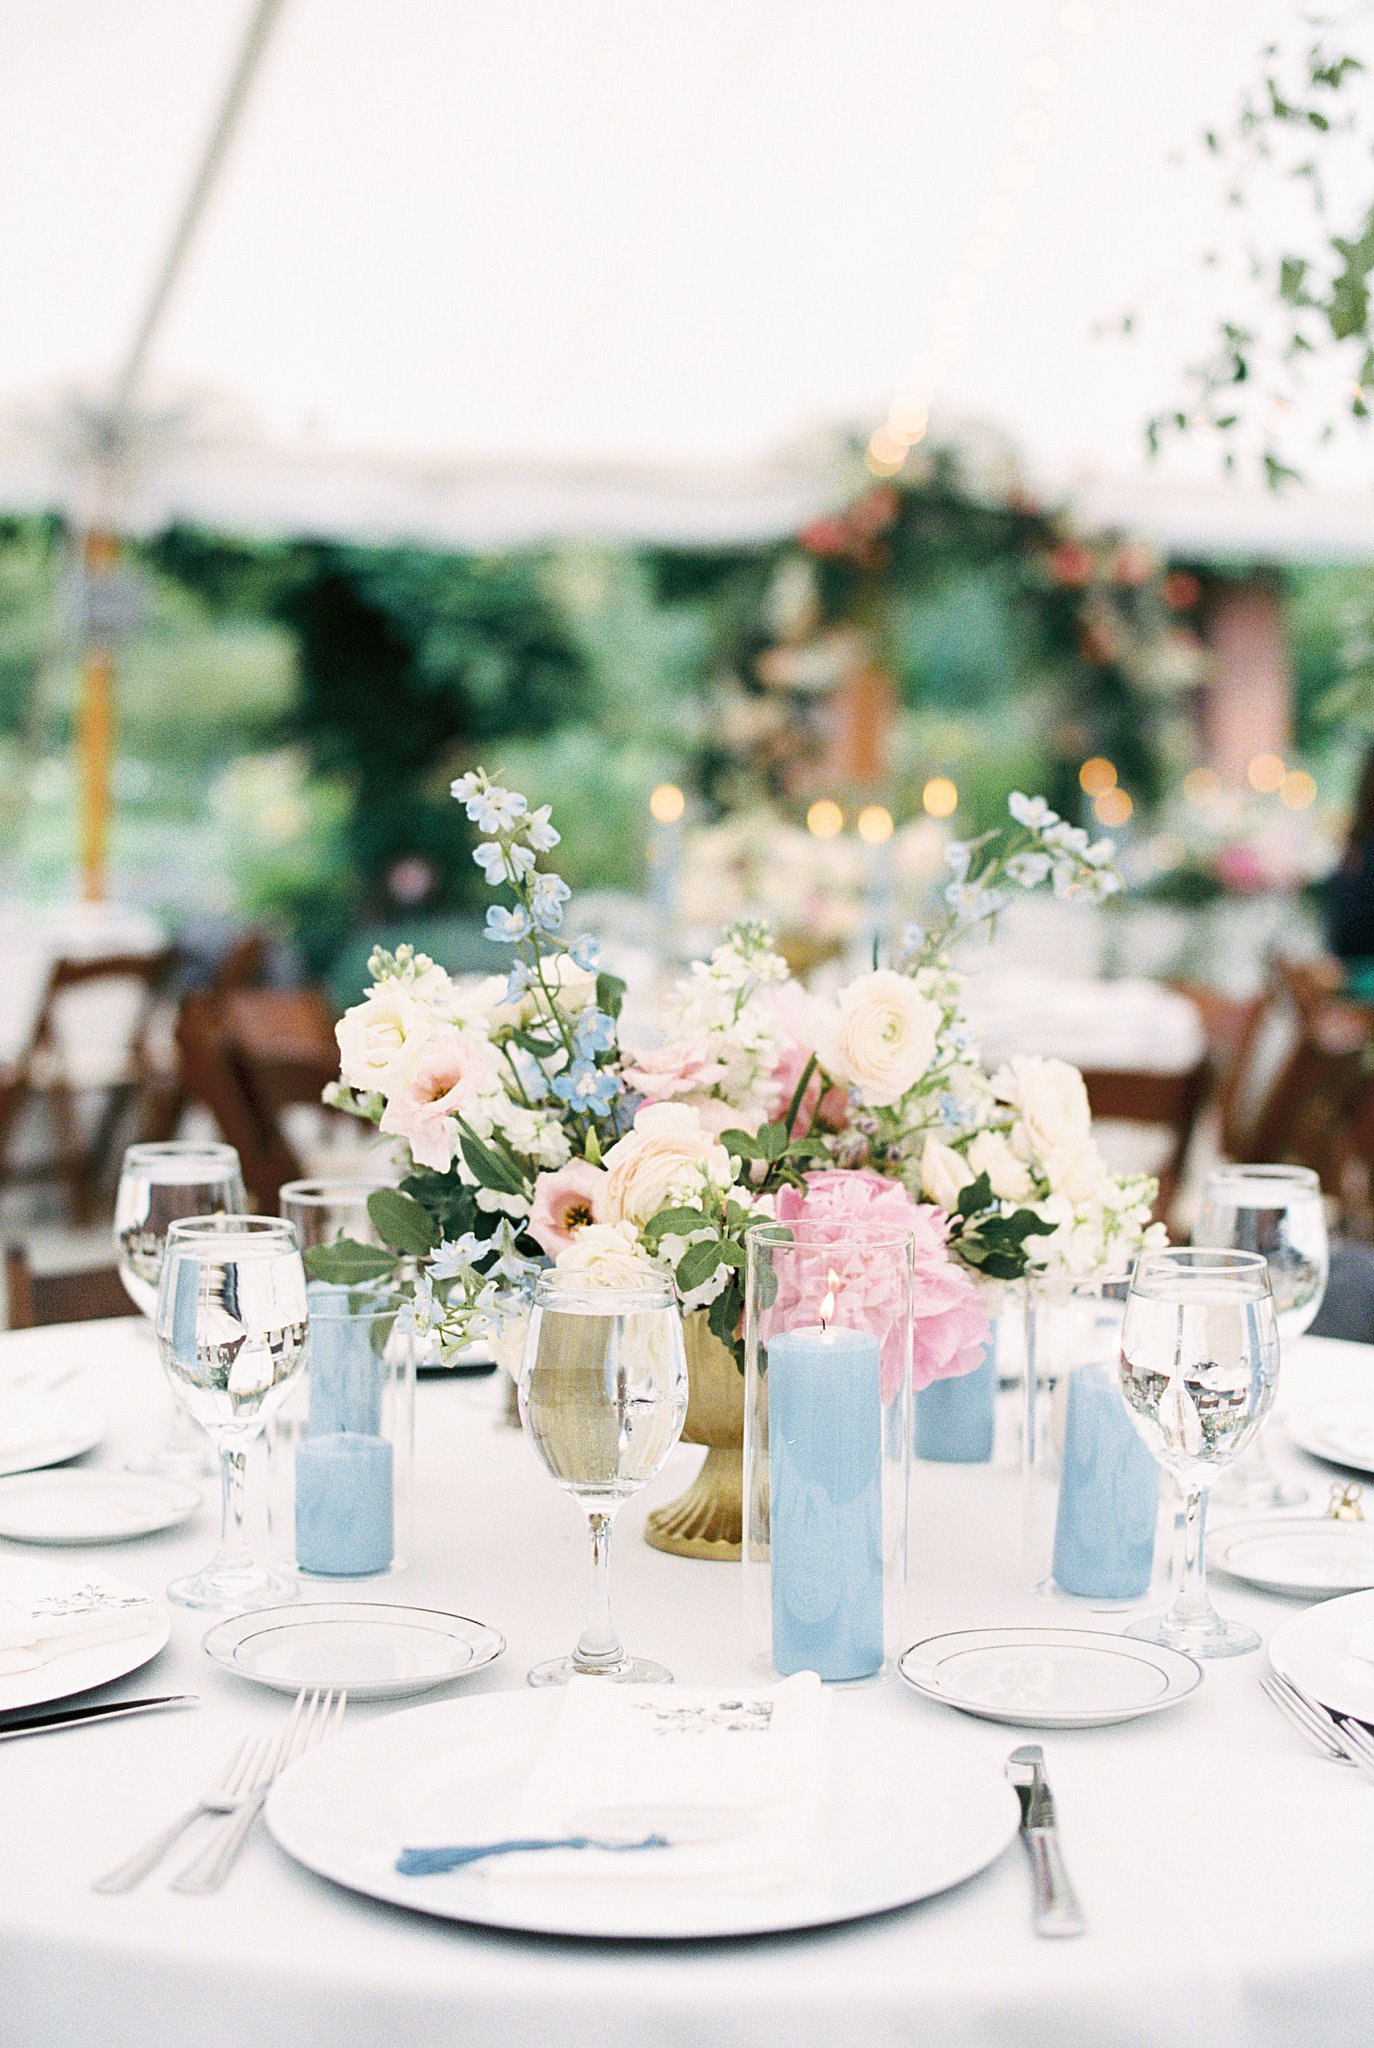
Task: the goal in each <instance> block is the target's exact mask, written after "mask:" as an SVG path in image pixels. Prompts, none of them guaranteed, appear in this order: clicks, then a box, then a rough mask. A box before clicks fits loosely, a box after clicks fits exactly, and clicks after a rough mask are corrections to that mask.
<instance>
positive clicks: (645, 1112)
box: [602, 1102, 734, 1228]
mask: <svg viewBox="0 0 1374 2048" xmlns="http://www.w3.org/2000/svg"><path fill="white" fill-rule="evenodd" d="M602 1164H603V1165H604V1166H605V1169H606V1214H607V1216H608V1217H610V1218H611V1219H612V1220H613V1221H615V1222H623V1223H631V1224H634V1225H636V1226H637V1227H641V1228H642V1227H643V1225H644V1224H646V1223H647V1222H648V1221H649V1220H650V1218H651V1217H653V1216H656V1215H657V1214H658V1212H659V1210H660V1209H667V1208H670V1207H671V1206H672V1205H673V1201H674V1199H675V1197H677V1196H678V1195H686V1196H687V1197H688V1199H690V1198H691V1196H692V1195H693V1194H700V1192H701V1190H702V1183H703V1179H705V1180H707V1181H709V1182H711V1184H712V1185H713V1186H715V1187H719V1188H728V1187H729V1186H730V1184H731V1182H732V1180H733V1178H734V1168H733V1166H732V1165H731V1161H730V1154H729V1153H728V1152H727V1151H726V1149H725V1147H724V1146H723V1145H721V1144H718V1143H717V1142H716V1140H715V1139H714V1138H713V1137H712V1136H711V1134H710V1132H709V1131H708V1130H706V1129H705V1127H704V1126H703V1124H702V1121H701V1118H700V1116H699V1115H698V1114H697V1112H696V1110H694V1109H691V1108H689V1107H688V1106H687V1104H686V1103H683V1102H650V1103H646V1104H645V1105H644V1107H643V1108H642V1109H641V1110H640V1112H639V1114H638V1116H636V1118H635V1120H634V1127H633V1129H631V1130H629V1131H627V1132H626V1133H625V1136H624V1137H623V1138H620V1139H618V1140H617V1142H616V1143H615V1144H614V1145H612V1147H611V1149H610V1151H609V1152H608V1153H607V1154H606V1156H605V1159H604V1160H603V1161H602Z"/></svg>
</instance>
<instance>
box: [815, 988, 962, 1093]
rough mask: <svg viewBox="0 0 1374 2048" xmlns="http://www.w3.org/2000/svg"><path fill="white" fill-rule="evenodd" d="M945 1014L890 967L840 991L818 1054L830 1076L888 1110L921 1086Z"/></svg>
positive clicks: (826, 1021) (821, 1032) (823, 1029)
mask: <svg viewBox="0 0 1374 2048" xmlns="http://www.w3.org/2000/svg"><path fill="white" fill-rule="evenodd" d="M939 1029H940V1011H939V1009H938V1007H937V1006H936V1005H935V1004H934V1003H932V1002H931V1001H930V1000H929V999H928V998H927V997H926V996H923V995H922V994H921V991H920V990H919V989H918V988H917V987H916V985H915V983H914V982H913V981H911V980H910V979H909V978H908V977H907V976H906V975H904V974H895V973H894V972H893V970H892V969H891V968H890V967H879V968H875V969H874V971H873V972H872V973H871V974H861V975H860V976H859V978H858V980H857V981H851V982H850V984H849V986H848V987H847V988H843V989H841V990H840V993H839V996H838V998H837V1000H836V1004H835V1008H834V1009H833V1010H832V1011H831V1012H830V1014H829V1015H828V1016H826V1017H824V1018H823V1019H822V1020H821V1028H820V1030H819V1031H818V1033H817V1051H818V1053H819V1055H820V1059H821V1064H822V1065H823V1066H824V1068H825V1070H826V1072H827V1073H828V1074H830V1075H831V1076H832V1077H833V1079H835V1080H836V1081H842V1082H844V1084H845V1085H846V1086H847V1087H849V1088H853V1089H855V1090H856V1092H857V1093H858V1094H859V1096H860V1097H861V1098H862V1100H863V1102H864V1103H865V1104H867V1105H868V1106H869V1107H870V1108H873V1109H885V1108H888V1107H890V1106H891V1104H893V1103H894V1102H900V1101H901V1099H902V1097H903V1096H904V1095H906V1094H908V1093H909V1092H910V1090H911V1089H913V1088H914V1087H915V1086H916V1083H917V1082H918V1081H919V1080H920V1079H921V1077H922V1075H923V1074H925V1073H926V1072H927V1071H928V1070H929V1068H930V1066H931V1063H932V1061H933V1060H934V1058H935V1044H936V1038H937V1036H938V1033H939Z"/></svg>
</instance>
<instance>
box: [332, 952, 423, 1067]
mask: <svg viewBox="0 0 1374 2048" xmlns="http://www.w3.org/2000/svg"><path fill="white" fill-rule="evenodd" d="M437 1028H438V1026H437V1019H436V1018H435V1015H434V1012H433V1010H432V1009H430V1007H429V1005H428V1004H427V1003H425V1002H423V1001H421V1000H420V998H419V997H418V996H417V994H416V992H415V990H414V988H413V986H412V985H411V984H410V983H408V982H404V981H390V980H388V981H379V982H378V983H377V984H376V986H375V987H373V988H370V989H369V990H368V992H367V994H366V995H365V996H364V998H363V1000H362V1001H361V1002H360V1003H355V1004H354V1005H353V1007H352V1009H351V1010H346V1011H345V1012H344V1014H343V1016H342V1017H341V1018H340V1019H339V1021H338V1023H337V1024H336V1025H335V1027H334V1036H335V1038H336V1039H337V1040H338V1044H339V1072H340V1074H341V1075H342V1077H343V1079H344V1080H345V1081H346V1082H347V1083H348V1086H349V1087H350V1088H357V1089H360V1090H364V1091H370V1090H375V1091H376V1092H377V1093H378V1094H381V1095H389V1094H390V1093H391V1090H392V1088H393V1087H394V1086H395V1084H396V1082H397V1080H398V1079H399V1077H400V1075H401V1073H402V1072H403V1071H404V1069H405V1067H406V1065H407V1063H408V1061H409V1060H410V1059H412V1058H413V1057H414V1055H415V1054H416V1052H418V1050H419V1048H420V1047H421V1046H422V1045H423V1044H424V1042H425V1040H426V1039H428V1038H430V1037H432V1036H433V1035H434V1032H435V1030H436V1029H437Z"/></svg>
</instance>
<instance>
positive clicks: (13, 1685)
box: [0, 1558, 172, 1713]
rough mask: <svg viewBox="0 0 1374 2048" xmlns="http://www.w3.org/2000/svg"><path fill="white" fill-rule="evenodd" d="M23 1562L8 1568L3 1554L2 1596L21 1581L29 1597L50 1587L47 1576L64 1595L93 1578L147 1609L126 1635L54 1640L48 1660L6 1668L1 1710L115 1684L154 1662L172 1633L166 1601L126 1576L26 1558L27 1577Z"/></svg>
mask: <svg viewBox="0 0 1374 2048" xmlns="http://www.w3.org/2000/svg"><path fill="white" fill-rule="evenodd" d="M17 1562H18V1561H17V1560H10V1561H9V1564H10V1568H9V1569H7V1563H6V1560H4V1559H0V1602H3V1601H4V1600H5V1599H6V1597H7V1592H8V1594H9V1595H10V1596H13V1595H14V1593H15V1592H16V1590H17V1587H18V1585H22V1589H23V1594H24V1596H25V1597H28V1596H31V1594H32V1593H33V1591H34V1589H35V1587H36V1586H42V1587H43V1589H44V1590H47V1588H46V1585H45V1583H44V1582H45V1580H46V1579H48V1578H50V1579H51V1591H52V1592H53V1593H54V1594H56V1595H58V1596H59V1597H61V1596H64V1595H67V1594H69V1593H70V1591H71V1589H72V1588H73V1587H74V1586H76V1585H79V1584H80V1583H81V1582H82V1581H83V1580H87V1581H89V1582H93V1583H96V1584H98V1585H99V1586H100V1587H101V1588H102V1589H103V1590H104V1591H106V1592H109V1593H114V1594H117V1595H122V1596H123V1597H124V1598H125V1599H128V1600H136V1601H138V1602H139V1603H140V1607H141V1608H145V1609H146V1613H140V1616H139V1620H138V1625H137V1626H136V1627H133V1628H131V1629H130V1631H129V1633H128V1634H127V1635H121V1636H119V1637H117V1638H116V1639H115V1640H114V1641H112V1642H103V1643H90V1644H88V1645H86V1646H84V1647H83V1646H82V1645H80V1644H74V1645H73V1647H72V1648H71V1649H67V1650H64V1649H62V1648H61V1647H60V1645H54V1646H53V1651H52V1653H51V1654H50V1655H49V1656H48V1657H47V1660H46V1661H45V1662H44V1663H41V1664H38V1665H35V1666H34V1667H32V1668H31V1669H29V1670H27V1671H8V1672H0V1713H9V1712H10V1711H11V1710H13V1709H18V1708H20V1707H41V1706H45V1705H47V1704H48V1702H49V1701H51V1700H65V1699H69V1698H70V1697H71V1696H72V1694H73V1693H78V1692H89V1691H90V1690H91V1688H92V1687H93V1686H97V1685H109V1684H110V1683H112V1681H113V1680H114V1679H116V1678H124V1677H127V1675H128V1673H129V1672H131V1671H137V1670H138V1669H139V1668H140V1666H141V1665H144V1664H147V1663H149V1662H151V1660H152V1659H153V1658H154V1657H156V1655H157V1653H158V1651H159V1650H160V1649H162V1648H163V1647H164V1645H165V1644H166V1642H167V1639H168V1637H169V1636H170V1635H171V1633H172V1623H171V1618H170V1616H169V1615H168V1613H167V1610H166V1608H165V1607H163V1606H162V1605H161V1604H160V1603H159V1602H158V1601H156V1600H151V1599H149V1597H148V1595H147V1594H146V1593H144V1592H143V1591H142V1590H141V1589H140V1588H139V1587H137V1586H130V1585H126V1584H125V1583H124V1581H123V1580H122V1579H112V1578H111V1577H110V1576H109V1574H108V1573H107V1572H103V1571H101V1572H95V1571H93V1572H90V1573H84V1572H78V1571H74V1570H73V1568H72V1567H71V1566H70V1565H57V1564H51V1563H49V1562H47V1561H46V1560H40V1561H30V1560H29V1559H27V1558H26V1559H25V1560H24V1562H23V1570H22V1578H21V1577H20V1575H19V1573H18V1571H17V1569H15V1568H16V1567H17Z"/></svg>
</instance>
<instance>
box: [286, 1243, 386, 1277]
mask: <svg viewBox="0 0 1374 2048" xmlns="http://www.w3.org/2000/svg"><path fill="white" fill-rule="evenodd" d="M301 1258H302V1262H303V1264H304V1266H305V1270H306V1272H307V1273H308V1274H309V1276H310V1278H311V1279H312V1280H324V1281H327V1282H328V1283H329V1285H330V1286H331V1287H361V1286H363V1285H364V1284H365V1283H366V1282H367V1281H369V1280H386V1279H389V1278H390V1276H391V1275H392V1274H393V1273H394V1272H395V1270H396V1259H395V1255H394V1254H393V1253H391V1252H389V1251H384V1250H383V1249H382V1247H381V1246H380V1245H375V1244H359V1243H358V1241H357V1239H356V1238H351V1237H341V1238H338V1239H336V1241H335V1242H334V1243H333V1244H312V1245H311V1246H310V1248H309V1250H308V1251H305V1252H303V1253H302V1254H301Z"/></svg>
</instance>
